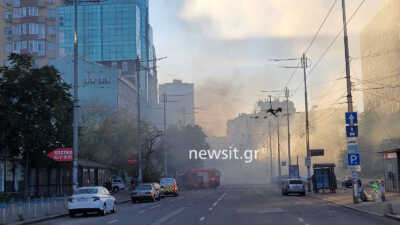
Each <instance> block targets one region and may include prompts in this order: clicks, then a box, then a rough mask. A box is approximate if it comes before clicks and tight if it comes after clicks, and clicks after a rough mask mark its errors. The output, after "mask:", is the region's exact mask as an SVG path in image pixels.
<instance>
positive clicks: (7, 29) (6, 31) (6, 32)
mask: <svg viewBox="0 0 400 225" xmlns="http://www.w3.org/2000/svg"><path fill="white" fill-rule="evenodd" d="M4 35H6V36H9V35H12V28H11V27H4Z"/></svg>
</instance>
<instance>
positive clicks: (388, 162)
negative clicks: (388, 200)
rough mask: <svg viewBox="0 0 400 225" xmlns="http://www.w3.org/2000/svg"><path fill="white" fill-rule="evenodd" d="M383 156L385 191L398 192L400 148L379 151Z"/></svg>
mask: <svg viewBox="0 0 400 225" xmlns="http://www.w3.org/2000/svg"><path fill="white" fill-rule="evenodd" d="M380 153H382V155H383V166H384V173H385V174H384V179H385V191H387V192H400V186H399V180H400V173H399V158H400V157H399V154H400V148H394V149H389V150H385V151H381V152H380Z"/></svg>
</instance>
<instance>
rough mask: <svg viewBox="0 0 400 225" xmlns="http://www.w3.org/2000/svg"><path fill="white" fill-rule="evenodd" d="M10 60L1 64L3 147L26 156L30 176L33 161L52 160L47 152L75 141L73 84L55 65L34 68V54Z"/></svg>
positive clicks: (0, 141)
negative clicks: (62, 75) (6, 65)
mask: <svg viewBox="0 0 400 225" xmlns="http://www.w3.org/2000/svg"><path fill="white" fill-rule="evenodd" d="M9 60H10V61H11V67H2V68H0V74H1V75H0V118H1V119H0V126H1V128H2V129H1V133H0V149H1V151H2V152H1V153H2V155H3V156H5V157H17V156H19V157H22V158H24V159H25V160H26V173H25V174H27V175H28V176H29V173H28V172H29V166H30V164H31V162H32V161H33V162H37V161H44V162H46V163H51V160H49V159H47V157H46V154H47V153H48V152H50V151H51V150H53V149H55V148H57V147H67V146H68V147H70V146H71V144H72V116H73V114H72V111H73V103H72V98H71V95H70V93H69V90H70V88H71V87H70V86H69V85H68V84H67V83H64V82H63V81H62V79H61V76H60V74H59V73H58V71H57V70H56V69H55V68H54V67H52V66H44V67H41V68H33V67H32V58H31V56H28V55H17V54H11V55H10V57H9ZM28 176H25V178H26V180H27V179H28ZM26 182H27V181H26ZM26 184H27V183H26Z"/></svg>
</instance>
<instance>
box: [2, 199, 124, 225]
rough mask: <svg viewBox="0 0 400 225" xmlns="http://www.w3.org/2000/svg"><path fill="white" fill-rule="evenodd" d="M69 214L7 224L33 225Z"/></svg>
mask: <svg viewBox="0 0 400 225" xmlns="http://www.w3.org/2000/svg"><path fill="white" fill-rule="evenodd" d="M130 201H131V200H130V199H128V200H122V201H119V202H117V204H125V203H128V202H130ZM66 216H68V213H62V214H57V215H52V216H45V217H40V218H35V219H30V220H27V221H21V222H16V223H9V224H7V225H31V224H33V223H40V222H44V221H49V220H54V219H58V218H62V217H66Z"/></svg>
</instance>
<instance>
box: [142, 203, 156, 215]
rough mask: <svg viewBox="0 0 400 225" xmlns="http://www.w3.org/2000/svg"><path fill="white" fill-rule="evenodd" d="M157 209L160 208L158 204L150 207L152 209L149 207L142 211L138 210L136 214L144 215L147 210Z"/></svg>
mask: <svg viewBox="0 0 400 225" xmlns="http://www.w3.org/2000/svg"><path fill="white" fill-rule="evenodd" d="M157 207H160V204H157V205H155V206H152V207H150V208H146V209H142V210H140V211H139V212H138V213H139V214H143V213H145V212H146V211H147V210H150V209H155V208H157Z"/></svg>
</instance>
